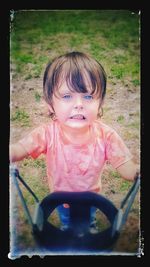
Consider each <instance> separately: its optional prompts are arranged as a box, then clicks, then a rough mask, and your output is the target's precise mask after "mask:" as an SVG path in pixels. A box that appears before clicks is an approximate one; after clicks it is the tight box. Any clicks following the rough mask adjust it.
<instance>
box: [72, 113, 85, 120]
mask: <svg viewBox="0 0 150 267" xmlns="http://www.w3.org/2000/svg"><path fill="white" fill-rule="evenodd" d="M70 119H73V120H85V117H84V116H83V115H82V114H76V115H74V116H71V117H70Z"/></svg>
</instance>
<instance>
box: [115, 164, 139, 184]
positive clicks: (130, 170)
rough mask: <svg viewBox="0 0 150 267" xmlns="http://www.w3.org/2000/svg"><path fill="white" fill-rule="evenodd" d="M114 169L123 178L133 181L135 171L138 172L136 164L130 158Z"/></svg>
mask: <svg viewBox="0 0 150 267" xmlns="http://www.w3.org/2000/svg"><path fill="white" fill-rule="evenodd" d="M116 170H117V171H118V173H119V174H120V175H121V176H122V177H123V178H124V179H126V180H129V181H134V178H135V175H136V173H137V172H139V168H138V166H137V165H136V164H135V163H134V162H133V161H132V160H129V161H127V162H126V163H124V164H122V165H121V166H119V167H118V168H117V169H116Z"/></svg>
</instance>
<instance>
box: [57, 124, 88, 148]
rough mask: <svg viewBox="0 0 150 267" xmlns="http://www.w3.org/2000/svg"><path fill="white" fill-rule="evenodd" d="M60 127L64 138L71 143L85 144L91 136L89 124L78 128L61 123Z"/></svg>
mask: <svg viewBox="0 0 150 267" xmlns="http://www.w3.org/2000/svg"><path fill="white" fill-rule="evenodd" d="M61 129H62V131H63V134H64V136H65V137H66V139H67V140H68V141H70V142H71V143H73V144H79V145H82V144H85V143H86V142H87V141H88V140H90V137H91V132H90V126H87V127H85V128H80V129H78V128H71V127H67V126H64V125H63V126H61Z"/></svg>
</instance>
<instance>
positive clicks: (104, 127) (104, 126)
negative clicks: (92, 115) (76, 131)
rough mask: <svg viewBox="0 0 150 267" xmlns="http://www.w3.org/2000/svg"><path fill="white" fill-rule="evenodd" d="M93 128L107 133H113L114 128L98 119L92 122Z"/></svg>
mask: <svg viewBox="0 0 150 267" xmlns="http://www.w3.org/2000/svg"><path fill="white" fill-rule="evenodd" d="M94 128H95V129H96V130H97V131H98V132H103V133H105V134H108V133H113V132H114V131H115V130H114V129H113V128H112V127H111V126H109V125H107V124H106V123H104V122H102V121H100V120H96V121H95V122H94Z"/></svg>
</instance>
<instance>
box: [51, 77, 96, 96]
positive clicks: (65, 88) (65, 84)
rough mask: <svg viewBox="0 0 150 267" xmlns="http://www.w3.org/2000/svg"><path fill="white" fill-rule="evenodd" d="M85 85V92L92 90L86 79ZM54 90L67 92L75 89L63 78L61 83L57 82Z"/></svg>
mask: <svg viewBox="0 0 150 267" xmlns="http://www.w3.org/2000/svg"><path fill="white" fill-rule="evenodd" d="M85 85H86V90H87V92H91V91H92V90H93V89H92V85H91V84H90V83H89V82H88V81H85ZM56 91H57V92H59V93H61V92H67V91H71V92H76V90H75V89H74V88H73V86H71V85H70V84H69V83H68V82H67V80H63V81H62V82H61V83H59V86H58V87H57V89H56Z"/></svg>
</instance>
